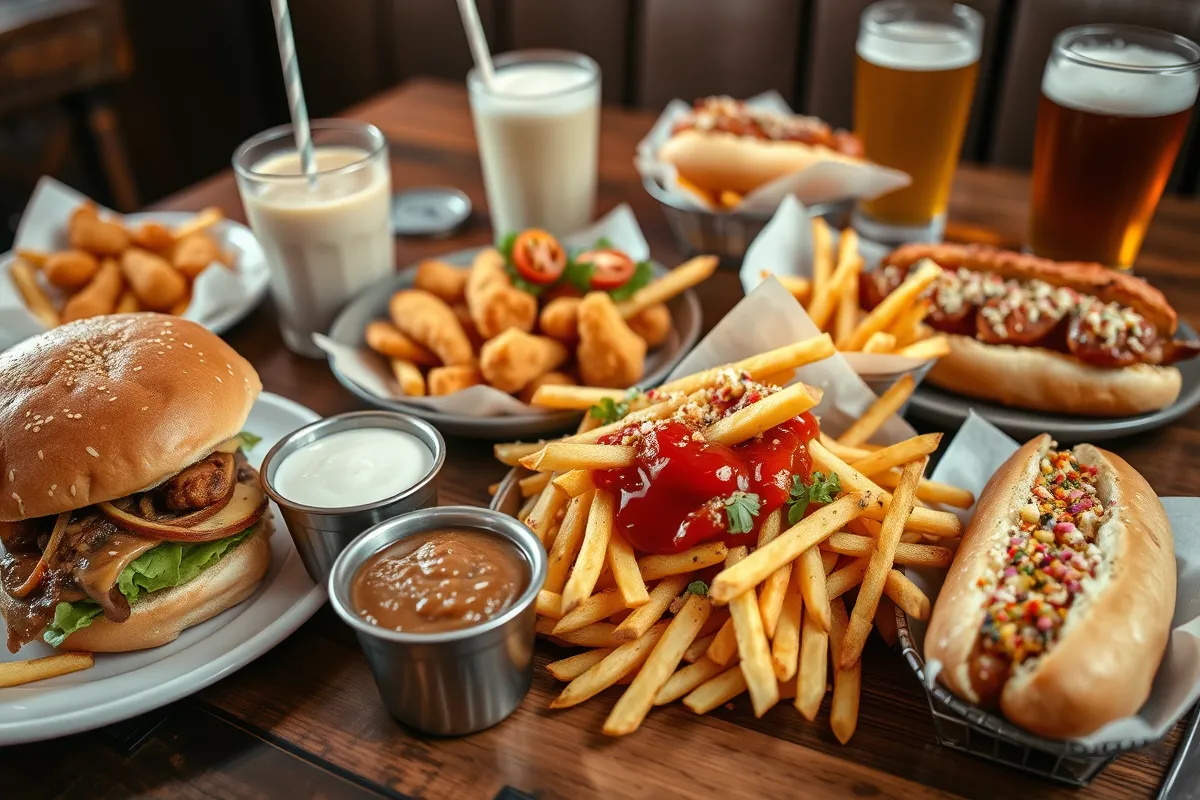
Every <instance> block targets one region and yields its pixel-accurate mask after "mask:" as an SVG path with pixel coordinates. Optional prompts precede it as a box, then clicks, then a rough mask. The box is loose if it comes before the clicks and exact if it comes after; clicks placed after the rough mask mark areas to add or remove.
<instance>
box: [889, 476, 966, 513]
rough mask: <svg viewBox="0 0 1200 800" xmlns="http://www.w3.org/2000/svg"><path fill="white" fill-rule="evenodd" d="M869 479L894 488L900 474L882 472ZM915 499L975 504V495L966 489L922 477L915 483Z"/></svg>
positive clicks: (959, 505)
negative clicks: (919, 481)
mask: <svg viewBox="0 0 1200 800" xmlns="http://www.w3.org/2000/svg"><path fill="white" fill-rule="evenodd" d="M871 480H873V481H875V483H877V484H879V486H881V487H883V488H885V489H895V488H896V485H897V484H898V483H899V482H900V474H899V473H898V472H893V471H889V472H883V473H880V474H879V475H873V476H871ZM917 499H918V500H922V501H924V502H926V503H937V504H939V505H943V506H953V507H954V508H970V507H971V506H973V505H975V495H973V494H971V493H970V492H968V491H967V490H966V489H960V488H958V487H957V486H951V485H950V484H948V483H941V482H940V481H931V480H929V479H928V478H922V479H921V483H920V484H918V485H917Z"/></svg>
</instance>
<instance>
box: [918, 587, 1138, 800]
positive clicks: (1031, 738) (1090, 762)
mask: <svg viewBox="0 0 1200 800" xmlns="http://www.w3.org/2000/svg"><path fill="white" fill-rule="evenodd" d="M896 628H897V633H898V635H899V639H900V648H901V652H902V653H903V654H904V660H905V661H907V662H908V665H909V666H910V667H911V668H912V671H913V672H914V673H915V674H916V676H917V679H918V680H919V681H920V682H921V685H922V686H924V687H925V693H926V697H927V699H928V701H929V710H930V712H931V713H932V714H933V728H934V732H935V733H936V735H937V739H938V743H939V744H942V745H945V746H946V747H949V748H951V749H953V750H960V751H962V752H964V753H970V754H972V755H975V756H979V757H980V758H985V759H987V760H988V761H994V762H996V763H999V764H1004V765H1005V766H1008V767H1013V768H1015V769H1020V770H1024V771H1025V772H1031V773H1033V774H1035V775H1040V776H1042V777H1044V778H1049V779H1051V780H1054V781H1058V782H1060V783H1065V784H1067V785H1070V786H1087V785H1088V783H1090V782H1091V780H1092V779H1093V778H1095V777H1096V776H1097V775H1099V774H1100V772H1101V771H1102V770H1103V769H1104V768H1105V767H1107V766H1108V765H1109V764H1111V763H1112V761H1113V760H1114V759H1115V758H1116V757H1117V756H1119V755H1121V754H1122V753H1127V752H1130V751H1131V750H1139V749H1141V748H1143V747H1146V746H1147V745H1150V744H1153V743H1154V742H1156V741H1158V740H1157V739H1128V740H1126V741H1122V742H1116V743H1113V744H1106V745H1102V746H1099V747H1092V746H1088V745H1084V744H1081V743H1080V742H1078V741H1073V740H1070V739H1045V738H1043V737H1041V736H1035V735H1034V734H1032V733H1029V732H1028V731H1024V730H1022V729H1020V728H1018V727H1016V726H1015V725H1013V724H1012V723H1011V722H1009V721H1008V720H1006V719H1004V718H1002V717H998V716H996V715H995V714H989V713H987V712H986V711H983V710H981V709H979V708H976V707H975V706H972V705H970V704H969V703H965V702H963V701H962V700H960V699H959V698H958V697H956V696H954V695H953V694H951V693H950V692H949V691H947V690H946V689H944V688H943V687H942V686H941V685H940V684H938V683H936V682H935V683H933V684H932V686H931V685H930V683H929V682H928V681H926V679H925V660H924V659H923V658H922V657H921V654H920V653H919V652H917V643H916V640H915V639H914V638H913V633H912V629H911V628H909V625H908V615H907V614H905V613H904V612H903V611H902V610H900V609H897V610H896Z"/></svg>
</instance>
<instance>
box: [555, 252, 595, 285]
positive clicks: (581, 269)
mask: <svg viewBox="0 0 1200 800" xmlns="http://www.w3.org/2000/svg"><path fill="white" fill-rule="evenodd" d="M595 271H596V268H595V267H593V266H592V264H591V262H586V263H581V262H579V261H576V260H575V257H574V256H568V257H567V266H566V267H565V268H564V269H563V280H565V281H566V282H567V283H569V284H571V285H572V286H574V287H575V288H576V289H578V290H579V291H581V292H584V293H585V294H586V293H587V292H590V291H591V290H592V273H593V272H595Z"/></svg>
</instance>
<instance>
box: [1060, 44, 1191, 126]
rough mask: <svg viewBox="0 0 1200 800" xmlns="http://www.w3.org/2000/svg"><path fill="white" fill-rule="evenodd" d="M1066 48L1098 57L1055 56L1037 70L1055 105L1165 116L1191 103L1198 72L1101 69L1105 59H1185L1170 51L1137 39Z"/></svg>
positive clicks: (1130, 62) (1166, 63)
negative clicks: (1137, 42) (1092, 62)
mask: <svg viewBox="0 0 1200 800" xmlns="http://www.w3.org/2000/svg"><path fill="white" fill-rule="evenodd" d="M1071 52H1072V53H1075V54H1077V55H1080V56H1084V57H1085V58H1089V59H1093V60H1095V61H1097V62H1101V63H1100V64H1097V65H1088V64H1080V63H1077V62H1074V61H1071V60H1070V59H1068V58H1061V57H1054V58H1051V59H1050V61H1049V63H1047V64H1046V71H1045V73H1044V74H1043V75H1042V94H1044V95H1046V97H1048V98H1050V99H1051V100H1053V101H1054V102H1056V103H1058V104H1059V105H1060V106H1064V107H1065V108H1073V109H1075V110H1077V111H1088V112H1091V113H1093V114H1108V115H1112V116H1119V117H1164V116H1166V115H1167V114H1174V113H1176V112H1178V111H1183V110H1184V109H1185V108H1191V106H1192V104H1193V103H1195V102H1196V90H1197V88H1198V87H1200V75H1198V74H1197V73H1195V72H1188V73H1185V74H1182V75H1162V74H1156V73H1153V72H1148V73H1133V72H1120V71H1118V70H1114V69H1105V68H1104V66H1105V65H1106V64H1114V65H1115V64H1120V65H1126V66H1138V67H1173V66H1178V65H1180V64H1183V63H1184V59H1183V58H1181V57H1180V56H1179V55H1177V54H1175V53H1165V52H1163V51H1161V50H1151V49H1149V48H1146V47H1141V46H1139V45H1125V44H1116V43H1113V44H1094V45H1084V44H1078V45H1075V46H1074V47H1072V48H1071Z"/></svg>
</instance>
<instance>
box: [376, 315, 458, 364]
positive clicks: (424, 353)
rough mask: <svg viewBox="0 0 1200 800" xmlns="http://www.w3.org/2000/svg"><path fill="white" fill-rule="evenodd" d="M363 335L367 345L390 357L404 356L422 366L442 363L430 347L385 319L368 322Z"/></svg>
mask: <svg viewBox="0 0 1200 800" xmlns="http://www.w3.org/2000/svg"><path fill="white" fill-rule="evenodd" d="M363 337H364V339H365V340H366V343H367V347H369V348H371V349H372V350H374V351H375V352H376V353H379V354H381V355H384V356H387V357H388V358H403V359H404V360H406V361H411V362H412V363H414V364H416V365H418V366H421V367H436V366H439V365H440V364H441V363H442V362H441V360H440V359H439V358H438V357H437V356H435V355H434V354H433V353H432V352H431V351H430V350H429V348H427V347H425V346H424V345H421V344H418V343H417V342H416V341H414V340H413V339H411V338H409V337H408V336H406V335H404V334H403V333H401V332H400V329H399V328H397V327H396V326H395V325H393V324H392V323H390V322H388V321H387V320H384V319H377V320H373V321H371V322H369V323H367V327H366V329H365V330H364V331H363Z"/></svg>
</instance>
